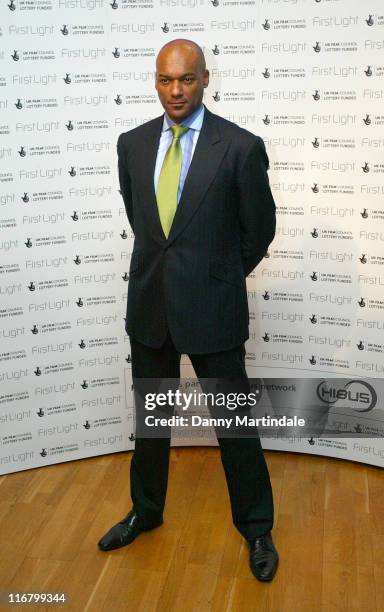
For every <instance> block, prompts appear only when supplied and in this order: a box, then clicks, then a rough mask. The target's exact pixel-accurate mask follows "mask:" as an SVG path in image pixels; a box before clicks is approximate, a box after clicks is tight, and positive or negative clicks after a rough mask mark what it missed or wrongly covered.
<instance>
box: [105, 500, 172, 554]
mask: <svg viewBox="0 0 384 612" xmlns="http://www.w3.org/2000/svg"><path fill="white" fill-rule="evenodd" d="M162 523H163V521H161V522H160V523H158V524H157V525H153V526H151V527H148V526H146V525H145V524H143V523H142V521H141V520H140V518H139V516H138V515H137V514H136V512H135V511H134V510H131V511H130V512H129V513H128V514H127V516H126V517H125V518H124V519H123V520H122V521H120V522H119V523H117V524H116V525H114V526H113V527H111V529H110V530H109V531H107V533H106V534H105V535H104V536H103V537H102V538H101V540H99V542H98V546H99V548H100V550H114V549H115V548H121V547H122V546H127V544H130V543H131V542H133V540H134V539H135V538H136V537H137V536H138V535H139V534H140V533H141V532H142V531H149V530H150V529H154V528H155V527H159V526H160V525H162Z"/></svg>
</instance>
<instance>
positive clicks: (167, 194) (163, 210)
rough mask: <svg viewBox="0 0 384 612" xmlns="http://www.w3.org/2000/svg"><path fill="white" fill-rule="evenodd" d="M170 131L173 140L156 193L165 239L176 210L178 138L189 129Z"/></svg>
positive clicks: (180, 154)
mask: <svg viewBox="0 0 384 612" xmlns="http://www.w3.org/2000/svg"><path fill="white" fill-rule="evenodd" d="M171 130H172V133H173V140H172V142H171V146H170V147H169V149H168V151H167V153H166V156H165V158H164V161H163V165H162V167H161V172H160V176H159V182H158V184H157V191H156V198H157V206H158V209H159V215H160V222H161V227H162V228H163V232H164V235H165V237H166V238H168V235H169V232H170V231H171V226H172V222H173V218H174V216H175V213H176V209H177V192H178V189H179V179H180V172H181V164H182V161H183V152H182V150H181V144H180V138H181V137H182V135H183V134H185V132H187V131H188V130H189V128H188V127H186V126H185V125H173V126H172V127H171Z"/></svg>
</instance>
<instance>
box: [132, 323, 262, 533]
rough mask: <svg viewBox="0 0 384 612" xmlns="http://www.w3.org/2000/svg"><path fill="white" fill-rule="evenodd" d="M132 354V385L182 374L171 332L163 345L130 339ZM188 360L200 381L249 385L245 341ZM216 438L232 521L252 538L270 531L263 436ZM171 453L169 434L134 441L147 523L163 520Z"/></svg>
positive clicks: (135, 493)
mask: <svg viewBox="0 0 384 612" xmlns="http://www.w3.org/2000/svg"><path fill="white" fill-rule="evenodd" d="M131 355H132V376H133V384H134V386H135V385H136V384H140V379H145V378H151V379H156V378H157V379H161V378H171V379H179V378H180V357H181V355H180V353H178V352H177V351H176V349H175V347H174V345H173V342H172V339H171V337H170V335H169V334H168V336H167V340H166V342H165V344H164V345H163V346H162V347H161V348H160V349H154V348H150V347H148V346H144V345H143V344H141V343H139V342H137V341H135V340H134V339H133V338H131ZM189 358H190V360H191V363H192V365H193V368H194V370H195V372H196V376H197V377H198V378H199V379H209V378H220V379H225V380H226V381H228V380H229V378H231V379H233V378H236V379H237V380H242V381H243V382H244V385H245V386H247V388H249V387H248V378H247V374H246V370H245V363H244V360H245V350H244V345H241V346H239V347H236V348H233V349H230V350H227V351H223V352H220V353H212V354H205V355H189ZM229 384H230V383H229ZM202 386H203V383H202ZM227 388H228V387H227ZM247 392H248V391H247ZM218 442H219V446H220V452H221V460H222V464H223V467H224V471H225V477H226V481H227V486H228V492H229V497H230V502H231V510H232V517H233V522H234V525H235V526H236V528H237V529H238V530H239V531H240V533H241V534H242V535H243V536H244V537H245V538H246V539H247V540H248V541H250V540H252V539H253V538H255V537H257V536H260V535H264V534H265V533H267V532H268V531H270V530H271V529H272V525H273V497H272V488H271V483H270V479H269V473H268V468H267V465H266V462H265V459H264V455H263V450H262V447H261V444H260V440H259V438H258V437H248V438H235V437H233V438H230V437H219V436H218ZM169 451H170V438H169V437H167V438H141V437H138V438H137V439H136V442H135V450H134V454H133V457H132V462H131V497H132V501H133V508H134V509H135V511H136V512H137V513H138V515H139V516H140V517H141V518H142V519H143V521H144V522H145V524H146V525H147V526H153V525H156V524H158V523H159V522H161V520H162V516H163V510H164V505H165V497H166V491H167V483H168V467H169ZM207 495H209V492H208V491H207Z"/></svg>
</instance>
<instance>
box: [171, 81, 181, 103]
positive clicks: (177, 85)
mask: <svg viewBox="0 0 384 612" xmlns="http://www.w3.org/2000/svg"><path fill="white" fill-rule="evenodd" d="M182 93H183V89H182V84H181V82H180V81H178V80H177V79H175V80H174V81H172V85H171V95H172V96H174V97H175V98H176V97H180V96H181V95H182Z"/></svg>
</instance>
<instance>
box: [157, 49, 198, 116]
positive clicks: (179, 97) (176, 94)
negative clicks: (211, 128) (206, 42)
mask: <svg viewBox="0 0 384 612" xmlns="http://www.w3.org/2000/svg"><path fill="white" fill-rule="evenodd" d="M208 82H209V73H208V70H205V71H204V70H202V68H201V64H200V58H199V55H198V53H197V52H196V51H195V50H194V49H193V48H191V47H187V46H182V45H180V46H176V45H175V46H171V47H166V48H165V49H163V50H162V51H161V52H160V53H159V56H158V58H157V62H156V90H157V94H158V96H159V100H160V102H161V104H162V106H163V108H164V110H165V111H166V113H167V114H168V115H169V117H170V118H171V119H172V120H173V121H174V122H175V123H181V122H182V120H183V119H185V117H188V115H190V114H191V113H193V111H195V110H196V109H197V108H198V107H199V106H200V104H201V102H202V99H203V92H204V88H205V87H207V86H208Z"/></svg>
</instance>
